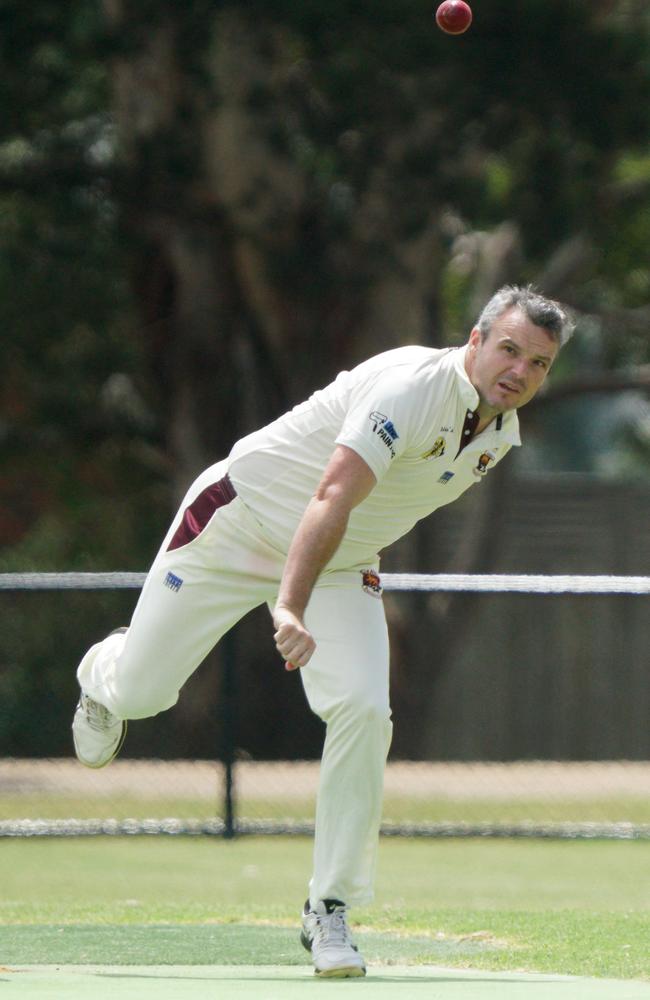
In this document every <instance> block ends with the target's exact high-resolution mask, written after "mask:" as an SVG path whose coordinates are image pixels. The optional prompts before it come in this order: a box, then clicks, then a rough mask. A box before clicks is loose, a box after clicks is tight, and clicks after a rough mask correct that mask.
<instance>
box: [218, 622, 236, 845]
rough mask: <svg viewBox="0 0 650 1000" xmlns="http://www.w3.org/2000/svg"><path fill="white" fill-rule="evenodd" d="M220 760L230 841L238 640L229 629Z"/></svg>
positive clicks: (232, 832) (225, 645) (225, 832)
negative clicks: (222, 767) (222, 766)
mask: <svg viewBox="0 0 650 1000" xmlns="http://www.w3.org/2000/svg"><path fill="white" fill-rule="evenodd" d="M221 650H222V664H223V666H222V671H223V673H222V679H221V712H220V715H221V722H222V724H221V748H222V749H221V760H222V762H223V765H224V779H225V781H224V797H223V817H224V830H223V835H224V837H225V838H226V840H232V838H233V837H235V836H236V834H237V823H236V807H235V744H236V732H237V683H236V666H237V639H236V635H235V630H234V629H230V631H229V632H227V633H226V635H224V637H223V639H222V640H221Z"/></svg>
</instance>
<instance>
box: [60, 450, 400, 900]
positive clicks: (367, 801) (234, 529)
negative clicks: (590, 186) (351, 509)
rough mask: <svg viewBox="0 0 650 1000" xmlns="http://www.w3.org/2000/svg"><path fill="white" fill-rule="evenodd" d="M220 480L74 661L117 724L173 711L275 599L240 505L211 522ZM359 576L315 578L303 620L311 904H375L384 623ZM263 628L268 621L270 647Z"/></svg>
mask: <svg viewBox="0 0 650 1000" xmlns="http://www.w3.org/2000/svg"><path fill="white" fill-rule="evenodd" d="M225 472H226V463H225V462H221V463H218V464H217V465H215V466H212V467H211V468H209V469H207V470H206V471H205V472H204V473H202V475H201V476H199V478H198V479H197V480H196V482H195V483H194V484H193V485H192V487H191V488H190V490H189V492H188V494H187V496H186V497H185V499H184V501H183V503H182V505H181V507H180V509H179V512H178V514H177V515H176V518H175V519H174V521H173V522H172V525H171V527H170V530H169V532H168V534H167V537H166V538H165V541H164V542H163V545H162V547H161V549H160V551H159V553H158V555H157V556H156V559H155V561H154V563H153V565H152V567H151V570H150V571H149V574H148V575H147V579H146V581H145V584H144V587H143V589H142V593H141V595H140V599H139V601H138V604H137V606H136V608H135V611H134V614H133V618H132V620H131V624H130V626H129V628H128V630H127V632H126V633H121V634H114V635H111V636H109V637H108V638H106V639H105V640H104V641H103V642H100V643H97V644H96V645H95V646H93V647H92V648H91V649H90V650H89V651H88V652H87V653H86V655H85V656H84V658H83V660H82V661H81V664H80V666H79V669H78V672H77V676H78V679H79V684H80V686H81V688H82V689H83V690H84V691H85V692H86V693H87V694H88V695H90V697H91V698H93V699H94V700H95V701H98V702H99V703H100V704H102V705H104V706H106V708H108V709H109V710H110V711H111V712H113V713H114V714H115V715H117V716H118V717H119V718H122V719H140V718H145V717H149V716H152V715H156V714H157V713H158V712H162V711H164V710H165V709H168V708H171V706H172V705H174V704H175V703H176V701H177V700H178V695H179V691H180V688H181V687H182V685H183V684H184V683H185V681H186V680H187V679H188V677H189V676H190V675H191V674H192V673H193V672H194V670H195V669H196V668H197V667H198V666H199V664H200V663H201V662H202V661H203V659H204V658H205V656H206V655H207V654H208V652H209V651H210V650H211V649H212V648H213V646H214V645H215V644H216V643H217V642H218V640H219V639H220V638H221V636H222V635H224V633H225V632H227V631H228V629H230V628H231V627H232V626H233V625H234V624H235V622H237V621H238V620H239V619H240V618H242V617H243V616H244V615H245V614H247V612H248V611H250V610H251V609H252V608H254V607H257V606H258V605H260V604H263V603H265V602H266V603H268V604H269V605H270V606H271V607H272V606H273V603H274V602H275V598H276V595H277V592H278V587H279V583H280V579H281V575H282V570H283V567H284V562H285V558H286V556H285V554H284V553H282V552H280V551H279V550H278V549H276V548H274V547H273V546H272V545H271V544H270V543H269V541H268V540H267V539H266V538H265V537H264V535H263V532H262V529H261V527H260V525H259V523H258V522H257V520H256V519H255V518H254V517H253V515H252V514H251V512H250V510H249V509H248V508H247V507H246V506H245V504H244V503H243V502H242V500H241V499H240V498H239V497H238V496H234V498H230V497H227V498H226V500H225V501H224V502H223V505H222V506H219V507H217V508H216V509H214V510H212V512H211V513H210V496H211V493H212V496H214V484H215V483H219V482H220V481H222V482H223V479H222V477H223V476H224V475H225ZM228 485H229V486H230V484H228ZM233 492H234V491H233ZM206 504H207V506H206ZM206 513H210V516H209V518H208V519H207V523H205V524H202V523H201V522H202V518H203V519H205V518H206ZM170 546H172V547H171V548H170ZM368 568H369V567H352V568H350V569H346V570H336V571H334V572H331V573H325V574H323V575H322V576H321V578H320V580H319V582H318V583H317V585H316V587H315V588H314V591H313V593H312V596H311V600H310V602H309V606H308V608H307V611H306V614H305V624H306V625H307V627H308V628H309V630H310V631H311V633H312V635H313V636H314V639H315V641H316V650H315V652H314V654H313V656H312V658H311V660H310V662H309V664H308V665H307V666H306V667H303V668H302V669H301V670H300V671H299V673H300V676H301V678H302V683H303V685H304V689H305V693H306V695H307V699H308V701H309V705H310V707H311V709H312V711H314V712H315V713H316V714H317V715H318V716H320V718H321V719H322V720H323V721H324V722H325V723H326V736H325V745H324V748H323V756H322V761H321V767H320V780H319V789H318V799H317V806H316V836H315V842H314V869H313V876H312V879H311V882H310V889H309V896H310V899H311V901H312V903H315V902H316V901H317V900H319V899H340V900H343V901H344V902H346V903H348V904H350V905H362V904H365V903H368V902H370V900H371V899H372V896H373V884H374V876H375V869H376V859H377V843H378V833H379V824H380V821H381V804H382V794H383V775H384V765H385V761H386V756H387V753H388V748H389V746H390V739H391V733H392V723H391V720H390V707H389V694H388V635H387V629H386V621H385V617H384V611H383V606H382V601H381V598H380V597H379V596H377V595H376V594H375V593H373V592H372V590H371V589H370V588H368V590H364V589H363V586H362V583H363V575H362V569H368ZM272 631H273V629H272V625H271V623H269V635H268V641H269V642H272ZM282 724H283V720H282V719H278V725H279V726H281V725H282Z"/></svg>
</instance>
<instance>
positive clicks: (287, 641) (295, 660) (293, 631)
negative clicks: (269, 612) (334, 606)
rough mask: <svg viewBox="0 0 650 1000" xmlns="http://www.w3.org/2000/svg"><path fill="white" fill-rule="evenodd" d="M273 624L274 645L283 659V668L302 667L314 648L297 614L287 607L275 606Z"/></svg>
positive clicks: (293, 668)
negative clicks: (274, 629)
mask: <svg viewBox="0 0 650 1000" xmlns="http://www.w3.org/2000/svg"><path fill="white" fill-rule="evenodd" d="M273 624H274V625H275V628H276V631H275V634H274V636H273V638H274V639H275V647H276V649H277V651H278V653H279V654H280V656H282V657H283V659H284V661H285V668H286V669H287V670H296V669H297V668H298V667H304V666H305V664H307V663H308V662H309V660H310V659H311V656H312V653H313V652H314V650H315V649H316V643H315V642H314V640H313V637H312V635H311V632H309V630H308V629H306V628H305V626H304V624H303V623H302V620H301V619H300V618H299V617H298V615H296V614H294V612H293V611H289V610H288V608H283V607H276V608H275V610H274V611H273Z"/></svg>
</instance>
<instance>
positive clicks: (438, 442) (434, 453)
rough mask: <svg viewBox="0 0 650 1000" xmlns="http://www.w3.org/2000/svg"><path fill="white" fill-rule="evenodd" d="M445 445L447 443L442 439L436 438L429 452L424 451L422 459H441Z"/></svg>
mask: <svg viewBox="0 0 650 1000" xmlns="http://www.w3.org/2000/svg"><path fill="white" fill-rule="evenodd" d="M446 444H447V442H446V441H445V439H444V438H443V437H439V438H436V439H435V441H434V442H433V448H431V450H430V451H426V452H425V453H424V455H423V456H422V458H424V459H427V460H428V459H430V458H441V457H442V456H443V455H444V453H445V446H446Z"/></svg>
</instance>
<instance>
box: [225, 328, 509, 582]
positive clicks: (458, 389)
mask: <svg viewBox="0 0 650 1000" xmlns="http://www.w3.org/2000/svg"><path fill="white" fill-rule="evenodd" d="M466 349H467V348H466V347H460V348H447V349H443V350H434V349H431V348H427V347H399V348H397V349H395V350H392V351H386V352H385V353H383V354H378V355H376V356H375V357H372V358H370V359H369V360H368V361H364V362H363V363H362V364H360V365H358V366H357V367H356V368H353V369H352V371H344V372H341V373H340V374H339V375H338V376H337V378H336V379H335V380H334V381H333V382H332V383H331V384H330V385H328V386H326V388H324V389H322V390H320V391H318V392H315V393H314V394H313V395H312V396H311V397H310V398H309V399H308V400H307V401H306V402H304V403H301V404H300V405H299V406H296V407H294V409H292V410H290V411H289V412H288V413H286V414H285V415H284V416H282V417H280V418H279V419H278V420H275V421H274V422H273V423H271V424H268V425H267V426H266V427H263V428H262V429H261V430H259V431H256V432H255V433H253V434H250V435H248V436H247V437H245V438H242V439H241V441H239V442H238V443H237V444H236V445H235V446H234V448H233V450H232V452H231V454H230V458H229V475H230V477H231V479H232V482H233V484H234V486H235V489H236V490H237V492H238V494H239V495H240V497H241V498H242V500H243V502H244V503H245V504H246V505H247V506H248V507H249V508H250V510H251V511H252V513H253V514H254V516H255V517H256V519H257V520H258V521H259V523H260V525H261V527H262V528H263V530H264V533H265V535H266V536H267V537H268V539H269V541H271V543H272V544H273V545H275V546H276V547H278V548H279V549H280V550H281V551H283V552H287V551H288V547H289V545H290V543H291V539H292V538H293V535H294V532H295V530H296V527H297V526H298V522H299V521H300V518H301V517H302V514H303V512H304V510H305V507H306V506H307V504H308V503H309V500H310V499H311V497H312V496H313V494H314V492H315V490H316V487H317V485H318V483H319V481H320V479H321V476H322V474H323V470H324V468H325V466H326V465H327V463H328V461H329V459H330V457H331V454H332V452H333V450H334V447H335V445H336V444H343V445H347V447H348V448H352V449H353V450H354V451H356V452H357V453H358V454H359V455H360V456H361V457H362V458H363V459H364V460H365V461H366V462H367V463H368V465H369V466H370V468H371V469H372V471H373V472H374V474H375V476H376V478H377V485H376V486H375V488H374V489H373V490H372V492H371V493H370V494H369V496H368V497H366V499H365V500H364V501H363V502H362V503H361V504H359V506H358V507H356V508H355V509H354V510H353V511H352V513H351V515H350V519H349V522H348V528H347V531H346V533H345V537H344V539H343V541H342V543H341V545H340V547H339V549H338V551H337V552H336V554H335V556H334V557H333V559H332V561H331V562H330V563H329V565H328V567H327V568H328V569H341V568H345V567H355V566H358V565H362V564H367V565H368V566H372V565H376V562H377V554H378V552H379V551H380V550H381V549H383V548H385V547H386V546H387V545H390V544H391V542H394V541H395V540H396V539H398V538H401V537H402V535H404V534H406V533H407V532H408V531H409V530H410V529H411V528H412V527H413V525H414V524H415V523H416V522H417V521H419V520H420V519H421V518H423V517H426V516H427V514H431V512H432V511H434V510H437V508H438V507H442V506H443V505H444V504H448V503H451V501H452V500H455V499H456V498H457V497H459V496H460V495H461V493H464V492H465V490H467V489H469V487H470V486H474V485H476V484H477V483H479V482H481V480H482V479H483V478H484V476H485V475H486V473H487V472H489V470H490V469H491V468H492V467H493V466H494V465H496V463H497V462H499V461H500V460H501V459H502V458H503V456H504V455H505V454H506V453H507V452H508V451H509V450H510V447H511V446H512V445H518V444H520V443H521V442H520V438H519V422H518V419H517V414H516V413H515V412H514V411H511V412H509V413H506V414H503V416H502V417H498V418H497V419H496V420H493V421H492V423H491V424H490V425H489V426H488V427H487V428H486V429H485V430H484V431H483V432H482V433H481V434H479V435H477V436H475V437H474V438H472V440H471V441H470V443H469V444H468V445H467V446H466V447H465V448H464V449H463V450H462V451H461V452H460V453H459V448H460V443H461V436H462V432H463V425H464V423H465V418H466V417H467V415H468V413H472V412H473V411H475V410H476V408H477V407H478V404H479V397H478V393H477V392H476V389H475V388H474V386H473V385H472V384H471V382H470V380H469V378H468V376H467V373H466V371H465V364H464V361H465V352H466Z"/></svg>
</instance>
